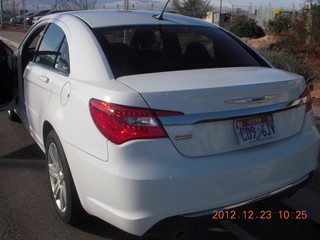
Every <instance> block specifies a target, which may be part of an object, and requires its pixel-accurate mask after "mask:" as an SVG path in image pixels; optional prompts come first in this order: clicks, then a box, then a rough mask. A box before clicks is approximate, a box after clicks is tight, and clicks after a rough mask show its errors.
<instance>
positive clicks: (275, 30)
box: [268, 15, 292, 35]
mask: <svg viewBox="0 0 320 240" xmlns="http://www.w3.org/2000/svg"><path fill="white" fill-rule="evenodd" d="M291 25H292V24H291V19H289V17H288V16H285V15H278V16H276V17H275V18H274V19H273V20H270V21H269V24H268V29H269V31H270V32H271V33H272V34H274V35H278V34H281V33H282V34H286V33H287V31H288V30H289V29H290V28H291Z"/></svg>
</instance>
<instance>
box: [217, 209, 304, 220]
mask: <svg viewBox="0 0 320 240" xmlns="http://www.w3.org/2000/svg"><path fill="white" fill-rule="evenodd" d="M212 213H213V216H212V219H213V220H236V219H244V220H254V219H257V220H270V219H275V218H277V219H284V220H288V219H296V220H305V219H307V218H308V213H307V211H306V210H293V211H289V210H280V211H271V210H256V211H254V210H243V211H236V210H225V211H213V212H212Z"/></svg>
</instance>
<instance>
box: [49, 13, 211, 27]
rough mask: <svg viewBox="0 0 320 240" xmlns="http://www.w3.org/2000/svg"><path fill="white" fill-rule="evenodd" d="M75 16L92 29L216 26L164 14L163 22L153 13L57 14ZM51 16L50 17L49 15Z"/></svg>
mask: <svg viewBox="0 0 320 240" xmlns="http://www.w3.org/2000/svg"><path fill="white" fill-rule="evenodd" d="M67 14H68V15H73V16H75V17H77V18H80V19H82V20H83V21H84V22H85V23H86V24H88V25H89V26H90V27H91V28H101V27H107V26H123V25H146V24H147V25H149V24H150V25H168V24H174V25H180V24H181V25H196V26H211V27H212V26H214V25H213V24H211V23H208V22H205V21H202V20H200V19H196V18H190V17H186V16H182V15H178V14H172V13H167V12H165V13H164V16H163V20H158V19H156V18H155V17H154V16H156V15H159V14H160V13H159V12H151V11H117V10H87V11H73V12H64V13H57V14H55V15H56V16H57V17H58V16H61V15H67ZM49 16H50V15H49Z"/></svg>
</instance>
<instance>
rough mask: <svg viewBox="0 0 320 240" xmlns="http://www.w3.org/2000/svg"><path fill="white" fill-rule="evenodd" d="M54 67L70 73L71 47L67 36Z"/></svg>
mask: <svg viewBox="0 0 320 240" xmlns="http://www.w3.org/2000/svg"><path fill="white" fill-rule="evenodd" d="M54 67H55V69H57V70H58V71H60V72H62V73H66V74H68V73H69V47H68V43H67V39H66V38H64V40H63V42H62V45H61V47H60V49H59V52H58V56H57V60H56V63H55V66H54Z"/></svg>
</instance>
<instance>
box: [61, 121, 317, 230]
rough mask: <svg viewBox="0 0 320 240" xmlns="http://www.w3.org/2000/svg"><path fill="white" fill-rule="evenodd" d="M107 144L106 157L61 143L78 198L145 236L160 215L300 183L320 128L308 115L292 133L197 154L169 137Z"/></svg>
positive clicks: (257, 196) (231, 202)
mask: <svg viewBox="0 0 320 240" xmlns="http://www.w3.org/2000/svg"><path fill="white" fill-rule="evenodd" d="M106 145H107V147H108V153H109V156H108V159H109V160H108V162H104V161H101V160H99V159H97V158H95V157H94V156H92V155H90V154H88V153H85V152H83V151H81V150H79V149H78V148H75V147H74V146H73V145H71V144H68V143H65V142H64V148H65V152H66V155H67V159H68V161H69V165H70V169H71V171H72V175H73V178H74V182H75V184H76V188H77V191H78V194H79V198H80V200H81V203H82V205H83V207H84V208H85V210H86V211H87V212H88V213H89V214H92V215H95V216H97V217H99V218H101V219H103V220H105V221H107V222H109V223H111V224H112V225H114V226H116V227H118V228H120V229H122V230H124V231H126V232H129V233H132V234H135V235H143V234H144V233H145V232H146V231H147V230H148V229H150V228H151V227H152V226H153V225H155V224H156V223H158V222H160V221H161V220H163V219H166V218H170V217H173V216H180V215H185V216H193V215H194V213H199V212H200V213H203V211H206V210H208V209H225V208H226V207H227V208H230V207H235V206H236V205H237V204H238V203H241V204H248V203H251V201H252V200H255V201H256V200H261V199H262V198H265V197H266V196H268V195H269V194H270V193H272V194H274V193H275V192H277V191H278V190H279V189H281V190H285V189H287V188H288V189H289V187H288V186H291V185H296V183H299V182H300V181H303V180H304V178H305V176H306V175H308V174H309V173H310V172H312V171H313V170H314V169H315V168H316V165H317V157H318V151H319V133H318V132H317V130H316V128H315V127H314V124H313V121H312V117H311V116H308V117H307V118H306V119H305V122H304V127H303V129H302V130H301V131H300V132H299V134H297V135H295V136H294V137H291V138H288V139H285V140H282V141H279V142H275V143H271V144H266V145H263V146H259V147H255V148H251V149H245V150H242V151H237V152H231V153H226V154H220V155H215V156H209V157H201V158H188V157H185V156H182V155H181V154H179V153H178V152H177V150H176V149H175V148H174V147H173V145H172V143H171V142H170V140H169V139H153V140H137V141H131V142H127V143H125V144H122V145H113V144H111V143H107V144H106ZM298 186H299V185H298ZM290 189H291V188H290ZM206 212H207V211H206ZM207 213H208V212H207Z"/></svg>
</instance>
